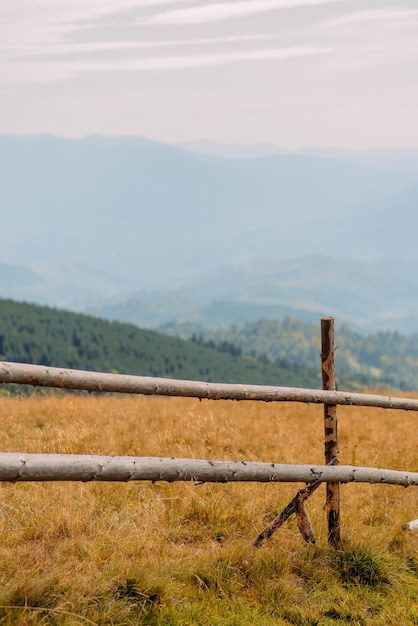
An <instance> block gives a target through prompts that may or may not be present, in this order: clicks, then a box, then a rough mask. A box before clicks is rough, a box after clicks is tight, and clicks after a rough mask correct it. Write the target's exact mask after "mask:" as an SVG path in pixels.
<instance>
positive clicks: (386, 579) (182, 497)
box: [0, 394, 418, 625]
mask: <svg viewBox="0 0 418 626" xmlns="http://www.w3.org/2000/svg"><path fill="white" fill-rule="evenodd" d="M0 403H1V409H2V410H1V414H2V429H1V449H2V450H3V451H22V452H45V453H52V452H60V453H73V454H74V453H75V454H77V453H80V454H81V453H83V454H85V453H93V454H114V455H119V454H122V455H138V456H142V455H147V456H148V455H151V456H183V457H184V456H189V457H194V458H211V459H225V460H259V461H275V462H281V463H305V462H312V463H322V462H323V417H322V407H320V406H319V407H318V406H304V405H296V404H264V403H255V402H242V403H234V402H210V401H202V402H200V401H198V400H185V399H174V398H173V399H162V398H144V397H114V396H113V397H104V396H101V397H94V396H82V395H75V394H74V395H73V394H71V395H65V396H60V395H47V396H32V397H22V398H13V397H5V396H1V397H0ZM338 415H339V434H340V458H341V462H342V463H344V464H345V463H347V464H351V463H353V464H356V465H368V466H380V467H388V468H393V469H405V470H411V471H416V470H418V451H417V446H416V443H415V442H416V441H417V439H418V416H417V415H416V414H414V413H407V412H395V411H388V410H381V409H364V408H356V407H349V408H347V407H341V408H339V409H338ZM297 487H298V486H297V485H279V484H268V485H260V484H241V485H240V484H228V485H211V484H206V485H199V486H195V485H192V484H184V483H174V484H171V485H168V484H165V483H161V484H155V485H151V484H148V483H132V484H121V483H119V484H109V483H87V484H80V483H21V484H16V485H9V484H5V483H3V484H2V485H1V506H0V528H1V531H2V533H1V536H2V541H1V544H0V583H1V585H0V624H5V625H7V624H85V623H90V624H91V623H93V624H118V625H119V624H120V625H122V624H127V625H130V624H167V625H168V624H202V625H203V624H222V625H223V624H248V625H250V624H251V625H253V624H254V625H257V624H259V625H264V624H266V625H270V624H275V625H276V624H279V625H280V624H301V625H302V624H325V625H326V624H333V623H352V624H415V623H418V573H417V572H418V536H416V535H413V534H410V533H405V532H403V531H401V525H402V523H403V522H405V521H408V520H410V519H413V518H415V517H418V491H417V490H416V489H415V488H413V487H411V488H409V489H403V488H400V487H393V486H384V485H378V486H377V485H343V486H342V487H341V497H342V524H343V536H344V541H345V544H344V548H343V549H342V550H339V551H334V550H330V549H328V548H327V546H326V536H325V534H326V531H325V528H326V522H325V512H324V487H322V488H321V489H319V490H318V492H317V493H316V494H315V495H314V496H313V497H312V499H311V500H309V501H308V509H309V513H310V516H311V520H312V523H313V526H314V528H315V531H316V533H317V538H318V545H319V547H317V548H313V547H308V546H305V544H304V543H303V541H302V539H301V538H300V536H299V534H298V531H297V528H296V525H295V522H294V521H293V520H291V521H290V522H289V523H288V524H286V526H284V527H283V528H281V529H280V530H279V531H278V532H277V533H276V535H274V536H273V538H272V539H271V540H270V541H269V542H268V543H267V544H266V545H265V546H264V547H263V548H262V549H261V550H258V551H256V550H255V549H253V548H252V546H251V542H252V540H253V539H254V538H255V536H256V535H257V534H258V532H259V531H260V530H262V528H263V527H264V526H265V524H266V523H267V522H269V521H271V519H272V518H273V517H274V516H275V515H276V514H277V513H278V512H279V510H280V509H281V508H282V507H283V506H284V505H285V504H286V503H287V502H288V500H289V499H290V498H291V497H292V496H293V495H294V493H295V491H296V489H297Z"/></svg>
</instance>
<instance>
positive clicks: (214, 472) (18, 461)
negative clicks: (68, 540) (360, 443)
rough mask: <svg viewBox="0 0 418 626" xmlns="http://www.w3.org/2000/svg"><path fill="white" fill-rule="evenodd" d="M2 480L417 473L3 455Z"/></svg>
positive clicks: (282, 478)
mask: <svg viewBox="0 0 418 626" xmlns="http://www.w3.org/2000/svg"><path fill="white" fill-rule="evenodd" d="M0 480H1V481H5V482H21V481H65V480H73V481H83V482H88V481H92V480H98V481H120V482H128V481H131V480H150V481H153V482H156V481H167V482H174V481H194V482H198V483H205V482H216V483H218V482H220V483H228V482H265V483H267V482H305V483H314V482H317V481H319V482H327V483H328V482H340V483H350V482H356V483H380V484H387V485H402V486H404V487H408V486H410V485H415V486H416V485H418V473H416V472H402V471H396V470H388V469H378V468H367V467H352V466H350V465H346V466H344V465H341V466H336V467H335V466H326V465H307V464H305V465H285V464H280V463H257V462H244V461H207V460H200V459H180V458H160V457H129V456H114V457H113V456H96V455H82V454H25V453H20V452H3V453H0Z"/></svg>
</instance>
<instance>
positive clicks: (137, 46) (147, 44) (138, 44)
mask: <svg viewBox="0 0 418 626" xmlns="http://www.w3.org/2000/svg"><path fill="white" fill-rule="evenodd" d="M271 38H272V35H267V34H254V35H231V36H227V37H201V38H198V39H168V40H158V39H155V40H152V41H95V42H86V43H64V44H52V45H44V46H42V45H39V46H32V47H31V48H30V50H26V49H21V50H17V51H16V52H15V54H14V58H18V57H19V56H27V55H28V54H30V56H31V57H32V58H33V57H36V56H38V55H49V56H51V57H52V56H58V55H61V54H80V53H87V54H88V53H95V52H116V51H127V52H129V51H136V50H144V49H149V48H173V47H182V46H185V47H188V46H204V45H208V44H209V45H211V44H214V45H215V46H218V45H219V44H224V43H226V44H229V43H240V42H254V41H260V40H264V41H265V40H266V39H271Z"/></svg>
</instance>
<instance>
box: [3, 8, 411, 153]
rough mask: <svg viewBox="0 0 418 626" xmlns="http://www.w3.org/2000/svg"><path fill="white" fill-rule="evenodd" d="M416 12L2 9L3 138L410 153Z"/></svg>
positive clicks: (251, 9)
mask: <svg viewBox="0 0 418 626" xmlns="http://www.w3.org/2000/svg"><path fill="white" fill-rule="evenodd" d="M417 111H418V0H391V1H388V0H322V1H319V0H234V1H230V0H222V1H219V2H217V1H216V0H213V1H210V0H208V1H205V0H194V1H193V0H136V1H135V0H1V2H0V133H12V134H15V133H19V134H26V133H44V132H48V133H54V134H57V135H62V136H68V137H79V136H83V135H86V134H90V133H101V134H105V135H139V136H145V137H149V138H152V139H158V140H161V141H167V142H176V141H188V140H196V139H204V138H209V139H213V140H217V141H223V142H239V143H257V142H269V143H274V144H276V145H278V146H282V147H284V148H301V147H307V146H320V147H322V146H337V147H348V148H367V147H388V148H399V147H418V123H417V120H418V114H417Z"/></svg>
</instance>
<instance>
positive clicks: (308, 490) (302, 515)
mask: <svg viewBox="0 0 418 626" xmlns="http://www.w3.org/2000/svg"><path fill="white" fill-rule="evenodd" d="M337 463H338V461H337V459H335V458H334V459H331V461H330V462H329V463H327V465H336V464H337ZM320 484H321V481H319V480H316V481H315V482H313V483H310V484H309V485H306V487H304V488H303V489H300V490H299V491H298V492H297V494H296V495H295V497H294V498H292V500H291V501H290V502H289V504H287V505H286V506H285V508H284V509H283V511H282V512H281V513H280V514H279V515H278V516H277V517H275V518H274V520H273V521H272V522H271V523H270V524H269V525H268V526H266V528H265V529H264V530H263V531H262V532H261V533H260V534H259V535H258V537H257V538H256V539H255V541H254V542H253V546H254V547H255V548H261V546H262V545H263V544H264V542H265V541H267V539H270V537H271V536H272V535H273V534H274V533H275V532H276V530H278V529H279V528H280V526H283V524H284V523H285V522H286V521H287V520H288V519H289V517H291V516H292V515H293V514H295V515H296V517H297V522H298V527H299V530H300V532H301V534H302V537H303V538H304V540H305V541H306V542H307V543H315V535H314V532H313V529H312V525H311V521H310V519H309V516H308V513H307V511H306V507H305V502H306V500H307V499H308V498H309V497H310V496H311V495H312V494H313V493H314V491H316V490H317V489H318V487H319V485H320Z"/></svg>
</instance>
